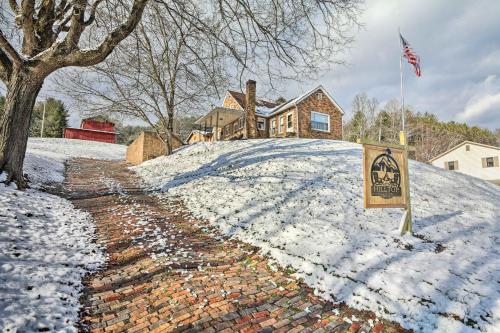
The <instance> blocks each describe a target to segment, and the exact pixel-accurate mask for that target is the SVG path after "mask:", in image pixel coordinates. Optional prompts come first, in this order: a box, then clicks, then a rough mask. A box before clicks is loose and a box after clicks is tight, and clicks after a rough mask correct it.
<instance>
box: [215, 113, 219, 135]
mask: <svg viewBox="0 0 500 333" xmlns="http://www.w3.org/2000/svg"><path fill="white" fill-rule="evenodd" d="M216 116H217V119H215V128H216V131H217V134H216V135H215V141H218V140H219V111H217V113H216Z"/></svg>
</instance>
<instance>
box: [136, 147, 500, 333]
mask: <svg viewBox="0 0 500 333" xmlns="http://www.w3.org/2000/svg"><path fill="white" fill-rule="evenodd" d="M134 170H136V171H137V172H138V173H139V174H140V175H141V176H142V177H143V179H144V182H145V183H146V185H147V186H149V187H151V188H152V189H157V190H162V191H165V192H168V194H169V195H176V196H179V197H180V198H182V199H183V200H184V201H185V203H186V205H187V207H188V209H189V210H190V211H192V212H193V214H195V215H196V216H198V217H202V218H205V219H207V220H208V221H209V222H210V223H212V224H214V225H216V226H218V227H219V228H220V230H221V231H222V232H224V233H226V234H229V235H233V236H234V237H237V238H239V239H241V240H244V241H246V242H249V243H252V244H254V245H256V246H258V247H260V248H261V250H262V252H263V253H266V254H268V255H269V256H270V257H272V258H274V259H275V260H276V261H277V262H278V263H279V264H281V265H282V266H291V267H292V268H293V269H294V270H296V271H297V276H299V277H302V278H304V280H305V282H306V283H308V284H309V285H310V286H311V287H313V288H315V290H316V292H317V293H318V294H320V295H321V296H322V297H324V298H325V299H329V300H331V301H334V302H346V303H347V304H349V305H351V306H353V307H357V308H361V309H370V310H373V311H375V312H377V313H378V314H380V315H381V316H383V317H385V318H387V319H391V320H396V321H398V322H400V323H402V324H403V326H405V327H407V328H413V329H414V330H415V331H418V332H431V331H438V332H458V331H460V332H467V331H472V332H477V331H478V330H481V331H485V332H499V327H500V285H499V283H498V281H499V280H500V271H499V267H500V259H499V249H500V244H499V243H500V240H499V237H498V235H499V234H500V223H499V220H500V207H499V204H498V203H499V202H500V187H498V186H495V185H493V184H490V183H487V182H484V181H482V180H479V179H475V178H471V177H468V176H465V175H461V174H458V173H453V172H447V171H444V170H441V169H437V168H435V167H433V166H430V165H426V164H422V163H418V162H413V161H412V162H411V163H410V177H411V195H412V202H413V212H414V232H415V236H405V237H400V236H399V235H398V233H397V228H398V223H399V220H400V217H401V214H402V211H401V210H400V209H371V210H365V209H363V197H362V166H361V147H360V146H359V145H356V144H351V143H347V142H340V141H325V140H307V139H300V140H297V139H289V140H252V141H237V142H216V143H199V144H196V145H194V146H190V147H186V148H184V149H181V150H180V151H178V152H177V153H176V154H174V155H172V156H169V157H160V158H157V159H155V160H152V161H148V162H146V163H143V164H142V165H141V166H140V167H135V168H134ZM463 323H466V324H467V325H464V324H463Z"/></svg>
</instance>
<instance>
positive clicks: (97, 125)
mask: <svg viewBox="0 0 500 333" xmlns="http://www.w3.org/2000/svg"><path fill="white" fill-rule="evenodd" d="M64 137H65V138H66V139H79V140H90V141H101V142H109V143H115V142H116V133H115V124H114V123H112V122H110V121H107V120H104V119H101V118H98V117H96V118H87V119H83V120H82V123H81V125H80V128H65V129H64Z"/></svg>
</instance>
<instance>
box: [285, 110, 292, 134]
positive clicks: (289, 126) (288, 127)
mask: <svg viewBox="0 0 500 333" xmlns="http://www.w3.org/2000/svg"><path fill="white" fill-rule="evenodd" d="M286 130H287V132H291V131H293V113H291V112H290V113H289V114H287V115H286Z"/></svg>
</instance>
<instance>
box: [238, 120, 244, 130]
mask: <svg viewBox="0 0 500 333" xmlns="http://www.w3.org/2000/svg"><path fill="white" fill-rule="evenodd" d="M244 123H245V119H243V118H240V119H239V120H238V124H239V127H240V129H242V128H243V124H244Z"/></svg>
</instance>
